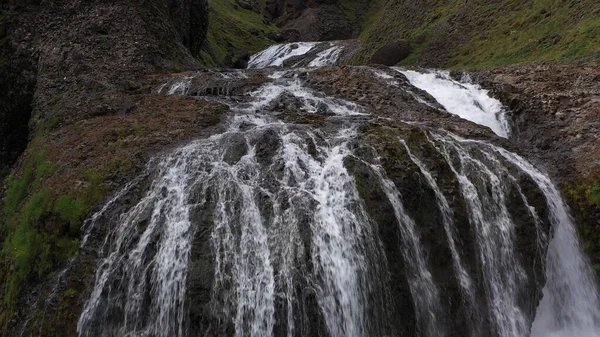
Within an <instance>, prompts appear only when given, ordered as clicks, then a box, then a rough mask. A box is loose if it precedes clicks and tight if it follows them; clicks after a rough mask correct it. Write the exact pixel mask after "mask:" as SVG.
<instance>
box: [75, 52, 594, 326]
mask: <svg viewBox="0 0 600 337" xmlns="http://www.w3.org/2000/svg"><path fill="white" fill-rule="evenodd" d="M315 48H317V49H315ZM343 55H344V47H343V46H341V45H337V44H336V43H335V42H331V43H330V42H327V43H296V44H288V45H278V46H274V47H271V48H269V49H267V50H265V51H263V52H261V53H259V54H257V55H255V56H253V57H252V59H251V61H250V68H252V69H248V70H240V71H232V70H227V71H221V72H219V71H206V72H198V73H186V74H176V75H173V76H172V77H171V78H170V79H169V80H168V81H167V82H166V83H163V84H161V85H160V86H159V87H157V88H155V91H156V94H157V95H185V96H191V97H194V98H197V99H201V100H209V101H215V102H219V103H222V104H225V105H227V106H228V107H229V114H228V117H227V122H226V123H225V124H224V125H222V128H221V130H219V131H218V132H216V133H215V134H213V135H212V136H210V137H207V138H199V139H196V140H193V141H191V142H189V143H187V144H183V145H182V146H180V147H178V148H176V149H173V150H172V151H170V152H168V153H164V154H162V155H159V156H157V157H156V158H155V159H153V160H152V162H151V164H150V165H148V167H147V169H146V172H145V174H144V177H142V178H140V179H139V181H136V182H134V184H136V185H138V186H140V187H139V188H140V189H141V190H142V191H143V193H140V196H139V197H137V199H136V200H135V202H132V203H131V206H130V207H128V208H127V209H125V210H123V209H122V208H121V207H116V205H118V204H119V200H120V199H119V198H121V196H124V195H127V193H128V192H127V191H123V192H122V193H118V194H117V196H119V197H118V198H116V199H113V200H112V201H111V204H110V205H107V207H105V208H103V209H102V211H101V212H103V213H111V212H114V213H115V214H112V216H107V217H96V218H98V219H100V218H102V219H109V220H103V221H104V222H102V221H95V220H94V221H90V222H88V225H87V228H86V231H87V233H88V234H90V237H94V233H96V232H98V233H100V232H106V237H103V238H101V239H97V240H99V242H98V243H96V244H97V245H98V246H99V247H101V248H100V249H99V251H100V252H101V253H100V259H99V261H98V265H97V270H96V276H95V280H94V285H93V289H92V290H91V291H90V296H89V298H88V300H87V302H86V304H85V307H84V310H83V313H82V315H81V317H80V319H79V325H78V332H79V335H80V336H165V337H166V336H169V337H171V336H181V337H183V336H215V337H217V336H219V337H220V336H236V337H238V336H239V337H242V336H252V337H255V336H256V337H262V336H290V337H292V336H294V337H295V336H329V337H363V336H365V337H367V336H368V337H378V336H380V337H384V336H385V337H387V336H411V337H412V336H415V337H416V336H422V337H443V336H449V337H450V336H472V337H479V336H494V337H496V336H497V337H521V336H522V337H527V336H531V337H551V336H552V337H554V336H558V337H567V336H583V337H597V336H600V333H599V331H600V305H599V302H598V293H597V290H596V284H595V281H594V279H593V276H592V273H591V271H590V268H589V265H588V263H587V260H586V258H585V256H583V254H582V252H581V248H580V246H579V243H578V238H577V233H576V232H575V226H574V223H573V220H572V218H571V216H570V215H569V213H568V209H567V207H566V206H565V204H564V202H563V201H562V199H561V196H560V194H559V192H558V191H557V189H556V187H555V186H554V184H553V183H552V181H551V180H550V178H549V177H548V176H547V175H546V174H545V173H544V171H543V169H540V168H537V167H536V166H534V165H533V164H531V163H530V162H529V161H528V160H527V159H525V158H523V157H522V156H521V155H519V154H518V153H516V151H515V150H514V149H515V148H518V144H516V145H515V144H511V143H510V139H508V140H507V139H506V137H508V136H509V135H510V130H509V127H508V123H506V118H505V115H504V114H505V113H506V111H505V110H504V109H503V107H502V106H501V105H499V102H498V101H496V100H494V99H493V98H491V97H489V96H488V93H487V92H485V91H484V90H481V88H479V87H477V86H475V85H473V84H470V83H467V82H465V83H461V82H459V81H456V80H454V79H451V78H450V77H449V76H448V74H447V73H443V72H437V71H429V72H424V73H419V72H415V71H409V70H403V69H395V68H387V67H338V66H337V65H338V64H339V62H341V60H342V58H343V57H342V56H343ZM126 188H127V189H130V188H131V186H129V185H128V186H127V187H126ZM102 228H104V230H101V229H102ZM106 228H108V230H106ZM84 242H85V244H88V242H87V241H84ZM90 244H93V243H90Z"/></svg>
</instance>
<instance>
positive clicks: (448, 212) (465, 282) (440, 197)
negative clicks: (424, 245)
mask: <svg viewBox="0 0 600 337" xmlns="http://www.w3.org/2000/svg"><path fill="white" fill-rule="evenodd" d="M399 141H400V143H402V145H404V148H405V149H406V152H407V153H408V155H409V157H410V160H412V162H413V163H415V165H417V167H419V170H420V171H421V174H422V175H423V177H425V180H426V181H427V183H428V184H429V186H430V187H431V188H432V189H433V191H434V193H435V196H436V199H437V203H438V207H439V208H440V210H441V211H442V221H443V224H444V231H445V232H446V237H447V238H448V245H449V247H450V252H451V253H452V262H453V263H454V268H455V269H456V273H457V278H458V280H459V284H460V287H461V290H462V292H463V295H464V296H465V297H466V298H467V299H468V306H469V309H470V310H472V312H473V313H475V312H476V311H477V304H476V301H475V296H474V291H475V290H474V289H473V280H472V278H471V276H470V275H469V273H468V272H467V270H466V268H465V267H464V265H463V262H462V261H461V257H460V254H459V252H458V248H457V246H456V234H455V233H454V232H455V230H454V220H453V214H452V213H453V211H452V209H451V208H450V203H449V202H448V199H446V197H445V196H444V194H443V193H442V190H441V189H440V188H439V186H438V184H437V182H436V181H435V179H434V178H433V175H432V174H431V172H430V171H429V170H428V169H427V167H426V166H425V164H424V163H423V162H421V160H419V159H418V158H417V157H416V156H415V155H414V154H413V153H412V151H411V150H410V147H409V146H408V144H406V141H404V139H399ZM474 316H476V315H474ZM472 332H473V333H472V335H471V336H473V337H475V336H477V335H478V334H479V333H480V331H479V326H478V324H477V323H475V326H473V327H472Z"/></svg>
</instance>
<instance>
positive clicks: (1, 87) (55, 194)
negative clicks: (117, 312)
mask: <svg viewBox="0 0 600 337" xmlns="http://www.w3.org/2000/svg"><path fill="white" fill-rule="evenodd" d="M206 11H207V3H206V2H205V1H198V0H185V1H179V0H177V1H176V0H149V1H143V2H139V1H129V0H99V1H96V0H94V1H88V0H86V1H75V0H51V1H27V2H23V1H8V2H5V3H3V7H2V13H3V14H2V26H3V33H2V34H3V35H2V40H1V47H2V54H1V62H0V73H1V74H2V76H1V77H0V135H2V137H0V138H1V139H0V159H1V162H0V178H3V177H4V175H3V174H2V173H3V172H6V171H7V170H8V167H11V166H12V169H11V171H10V173H11V174H10V175H9V176H8V177H7V179H6V184H3V190H2V198H3V199H2V202H1V204H2V205H1V207H0V247H1V250H0V270H1V272H0V331H1V332H0V334H1V335H3V336H6V335H22V334H26V335H29V333H30V331H33V330H35V331H39V333H40V334H41V335H43V336H50V335H56V334H60V335H63V336H73V335H75V326H74V321H73V320H72V319H73V317H75V316H76V315H77V314H74V312H77V310H78V309H79V307H80V303H79V302H78V297H77V295H78V294H79V292H80V291H81V290H82V289H83V288H84V287H85V284H84V282H85V280H86V279H85V275H86V273H88V275H89V272H90V270H89V267H90V266H87V267H86V266H85V264H83V265H81V266H80V268H79V269H78V272H79V274H77V275H73V276H72V277H71V278H70V280H71V281H72V282H70V283H69V287H68V288H67V289H64V290H61V292H60V294H58V295H59V296H58V297H57V298H56V300H55V301H50V302H47V303H44V301H45V299H46V298H47V297H48V295H49V294H51V293H53V292H56V291H57V290H56V289H53V287H52V286H50V285H49V284H48V280H49V279H50V278H52V277H55V276H56V272H57V271H58V268H59V267H61V266H64V264H65V263H66V261H68V260H69V258H70V257H71V256H73V254H74V253H75V251H77V247H78V246H79V242H80V240H81V231H80V227H81V222H82V220H83V219H85V218H87V217H88V216H89V214H90V213H91V212H92V210H93V209H94V208H95V207H97V206H98V204H99V203H100V202H102V201H103V200H104V198H105V196H106V194H107V193H109V192H110V191H111V190H112V189H113V188H114V187H115V186H117V185H119V182H120V181H121V179H124V178H125V177H128V176H129V175H130V174H132V172H135V171H136V170H137V169H139V167H140V166H143V165H145V161H146V160H147V156H148V155H149V154H150V153H154V152H156V151H160V150H161V149H162V148H163V147H165V146H168V145H169V144H173V143H176V142H178V141H181V140H183V139H186V138H187V137H189V136H190V134H192V133H196V134H197V133H198V132H201V131H202V130H203V129H204V128H206V127H209V126H212V125H215V124H217V123H218V122H219V118H220V117H219V115H220V114H221V113H222V112H223V109H224V107H223V106H221V105H217V104H201V103H199V102H197V101H195V100H185V99H184V100H181V99H175V100H166V101H165V100H160V101H156V100H155V99H154V98H153V97H152V95H149V90H145V89H142V88H143V87H144V85H145V84H144V83H146V82H147V81H152V78H150V79H148V77H147V76H148V75H149V74H151V73H160V72H166V71H174V70H182V69H184V70H185V69H197V68H199V64H198V62H197V61H196V60H195V59H194V58H193V57H192V53H194V52H195V51H196V52H197V51H198V48H199V46H200V45H202V43H203V41H204V38H205V36H206V29H207V25H208V17H207V16H208V15H207V12H206ZM24 149H25V151H24V153H23V154H22V155H21V152H22V151H23V150H24ZM19 155H21V156H20V159H19V160H18V161H16V159H17V157H19ZM13 164H14V165H13ZM3 181H4V179H3ZM46 316H52V317H54V318H57V317H60V318H59V319H45V318H46ZM69 318H71V319H69ZM26 321H29V323H31V324H30V325H28V326H27V330H18V329H20V326H22V324H24V322H26Z"/></svg>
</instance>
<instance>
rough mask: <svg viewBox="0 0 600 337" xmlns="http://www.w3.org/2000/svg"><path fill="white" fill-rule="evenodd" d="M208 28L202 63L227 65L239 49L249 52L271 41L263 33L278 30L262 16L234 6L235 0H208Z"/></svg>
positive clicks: (262, 47)
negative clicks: (264, 21) (266, 22)
mask: <svg viewBox="0 0 600 337" xmlns="http://www.w3.org/2000/svg"><path fill="white" fill-rule="evenodd" d="M208 4H209V27H208V34H207V39H206V41H205V43H204V47H203V50H202V51H201V52H200V55H199V57H200V59H201V61H202V63H203V64H204V65H206V66H231V65H232V64H233V61H235V57H236V55H237V54H238V53H240V52H241V51H248V52H250V53H251V54H252V53H255V52H257V51H260V50H262V49H264V48H266V47H268V46H269V45H271V44H273V43H274V42H273V41H272V40H270V39H269V38H267V36H266V35H267V34H268V33H271V32H275V31H278V30H279V28H277V27H276V26H275V25H267V24H265V23H263V20H262V16H261V15H260V14H258V13H256V12H254V11H251V10H247V9H243V8H241V7H239V6H236V5H235V0H209V1H208Z"/></svg>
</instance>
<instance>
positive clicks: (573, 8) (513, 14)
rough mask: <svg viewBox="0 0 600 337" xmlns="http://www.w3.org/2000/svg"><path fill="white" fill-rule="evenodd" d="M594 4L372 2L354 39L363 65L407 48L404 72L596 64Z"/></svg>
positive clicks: (598, 9) (597, 10) (549, 0)
mask: <svg viewBox="0 0 600 337" xmlns="http://www.w3.org/2000/svg"><path fill="white" fill-rule="evenodd" d="M599 17H600V4H599V3H598V2H597V1H594V0H577V1H554V0H538V1H514V0H492V1H489V0H473V1H462V0H450V1H441V0H425V1H410V0H379V1H378V3H377V5H375V6H374V7H373V11H372V13H371V14H370V16H369V17H368V19H367V22H366V24H365V25H366V28H365V29H364V30H363V31H362V33H361V39H362V40H363V41H364V43H365V48H364V52H363V53H362V54H361V55H360V56H358V57H357V58H356V59H355V62H356V63H362V62H366V61H367V60H368V59H369V57H370V55H372V54H373V53H374V52H375V51H376V50H377V49H378V48H379V47H381V46H383V45H385V44H386V43H389V42H391V41H394V40H397V39H405V40H408V41H409V42H410V43H411V45H412V46H413V49H414V52H413V53H412V54H411V56H410V57H409V58H407V59H406V60H405V61H404V62H403V64H419V65H423V66H428V67H444V68H447V67H491V66H498V65H507V64H514V63H521V62H533V61H563V62H570V61H574V60H580V59H584V58H588V57H590V58H597V57H598V56H599V55H598V52H599V51H600V19H599Z"/></svg>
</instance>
